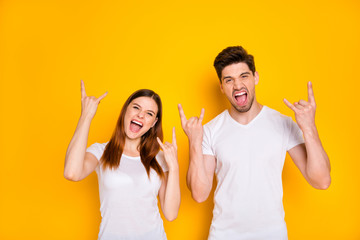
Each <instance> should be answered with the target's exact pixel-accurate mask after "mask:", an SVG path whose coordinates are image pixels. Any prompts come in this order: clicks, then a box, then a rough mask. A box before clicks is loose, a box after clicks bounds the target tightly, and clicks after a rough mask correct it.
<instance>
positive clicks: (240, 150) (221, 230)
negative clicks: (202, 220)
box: [203, 106, 304, 240]
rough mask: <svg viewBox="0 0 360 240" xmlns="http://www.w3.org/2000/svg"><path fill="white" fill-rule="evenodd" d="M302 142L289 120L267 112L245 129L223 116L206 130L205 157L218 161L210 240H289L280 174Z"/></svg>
mask: <svg viewBox="0 0 360 240" xmlns="http://www.w3.org/2000/svg"><path fill="white" fill-rule="evenodd" d="M303 142H304V140H303V136H302V132H301V130H300V128H299V127H298V125H297V124H296V123H295V122H294V121H293V120H292V119H291V118H290V117H287V116H284V115H282V114H280V113H279V112H277V111H275V110H273V109H270V108H268V107H266V106H263V108H262V109H261V111H260V113H259V114H258V115H257V116H256V117H255V118H254V119H253V120H252V121H251V122H250V123H249V124H247V125H242V124H240V123H238V122H237V121H235V120H234V119H233V118H232V117H231V116H230V114H229V112H228V111H227V110H225V111H224V112H222V113H221V114H219V115H218V116H217V117H216V118H214V119H213V120H212V121H210V122H209V123H207V124H206V125H205V126H204V138H203V154H206V155H212V156H215V157H216V161H217V162H216V169H215V174H216V179H217V187H216V190H215V196H214V202H215V206H214V210H213V220H212V223H211V227H210V233H209V240H224V239H226V240H235V239H236V240H242V239H246V240H262V239H264V240H286V239H287V230H286V224H285V220H284V215H285V213H284V208H283V204H282V197H283V190H282V169H283V165H284V161H285V156H286V151H288V150H290V149H291V148H293V147H295V146H296V145H298V144H300V143H303Z"/></svg>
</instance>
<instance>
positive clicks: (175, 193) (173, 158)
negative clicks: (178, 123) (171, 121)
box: [157, 127, 180, 221]
mask: <svg viewBox="0 0 360 240" xmlns="http://www.w3.org/2000/svg"><path fill="white" fill-rule="evenodd" d="M157 141H158V143H159V144H160V147H161V148H162V150H163V151H164V157H165V161H166V164H167V165H168V168H169V171H168V172H165V173H164V174H165V178H164V180H163V182H162V184H161V187H160V190H159V199H160V205H161V209H162V211H163V213H164V216H165V218H166V219H167V220H168V221H173V220H175V219H176V217H177V215H178V212H179V208H180V184H179V164H178V156H177V145H176V136H175V127H174V128H173V141H172V143H169V142H165V143H162V142H161V141H160V139H159V138H158V139H157Z"/></svg>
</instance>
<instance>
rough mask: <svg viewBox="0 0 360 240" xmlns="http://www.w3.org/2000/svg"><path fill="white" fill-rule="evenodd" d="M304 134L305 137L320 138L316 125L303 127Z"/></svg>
mask: <svg viewBox="0 0 360 240" xmlns="http://www.w3.org/2000/svg"><path fill="white" fill-rule="evenodd" d="M301 130H302V132H303V135H304V138H305V139H309V138H312V139H313V138H318V137H319V134H318V131H317V129H316V126H315V125H314V126H309V127H305V128H303V129H301Z"/></svg>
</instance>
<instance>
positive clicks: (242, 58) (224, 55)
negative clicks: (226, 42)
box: [214, 46, 256, 83]
mask: <svg viewBox="0 0 360 240" xmlns="http://www.w3.org/2000/svg"><path fill="white" fill-rule="evenodd" d="M240 62H243V63H246V64H247V65H248V67H249V69H250V70H251V72H252V73H253V74H255V71H256V70H255V62H254V57H253V55H250V54H248V53H247V52H246V50H245V49H244V48H243V47H241V46H234V47H227V48H225V49H224V50H222V51H221V52H220V53H219V54H218V55H217V56H216V58H215V61H214V67H215V70H216V73H217V75H218V77H219V80H220V83H221V72H222V70H223V69H224V68H225V67H226V66H229V65H231V64H234V63H240Z"/></svg>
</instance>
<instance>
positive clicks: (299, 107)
mask: <svg viewBox="0 0 360 240" xmlns="http://www.w3.org/2000/svg"><path fill="white" fill-rule="evenodd" d="M294 106H295V107H296V108H297V109H299V110H303V109H304V106H302V105H300V104H299V103H298V102H294Z"/></svg>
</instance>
